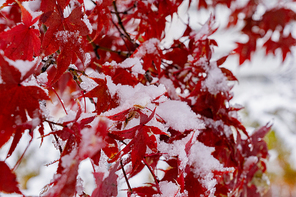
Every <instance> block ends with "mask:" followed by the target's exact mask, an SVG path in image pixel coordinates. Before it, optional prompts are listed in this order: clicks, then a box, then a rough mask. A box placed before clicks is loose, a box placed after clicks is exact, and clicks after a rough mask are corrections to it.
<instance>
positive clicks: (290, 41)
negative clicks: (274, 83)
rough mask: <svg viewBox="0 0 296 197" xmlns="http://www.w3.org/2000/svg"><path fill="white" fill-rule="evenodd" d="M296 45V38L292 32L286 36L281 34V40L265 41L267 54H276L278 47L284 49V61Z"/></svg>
mask: <svg viewBox="0 0 296 197" xmlns="http://www.w3.org/2000/svg"><path fill="white" fill-rule="evenodd" d="M295 45H296V40H295V38H293V36H292V35H291V33H290V34H289V35H288V36H286V37H284V36H283V34H281V35H280V38H279V41H277V42H275V41H273V40H271V38H270V39H268V40H267V41H266V42H265V43H264V45H263V46H264V47H266V54H268V53H270V52H271V53H273V54H274V55H275V51H276V49H280V50H281V51H282V57H283V61H284V60H285V59H286V57H287V54H288V53H291V47H292V46H295Z"/></svg>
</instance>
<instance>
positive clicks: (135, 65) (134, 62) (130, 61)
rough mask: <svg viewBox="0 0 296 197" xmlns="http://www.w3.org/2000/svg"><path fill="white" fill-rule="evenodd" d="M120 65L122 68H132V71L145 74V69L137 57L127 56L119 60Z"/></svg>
mask: <svg viewBox="0 0 296 197" xmlns="http://www.w3.org/2000/svg"><path fill="white" fill-rule="evenodd" d="M119 65H120V67H122V68H130V67H131V68H132V72H134V73H140V74H145V71H144V70H143V66H142V64H141V62H140V59H139V58H137V57H133V58H127V59H125V60H124V61H123V62H121V63H120V64H119Z"/></svg>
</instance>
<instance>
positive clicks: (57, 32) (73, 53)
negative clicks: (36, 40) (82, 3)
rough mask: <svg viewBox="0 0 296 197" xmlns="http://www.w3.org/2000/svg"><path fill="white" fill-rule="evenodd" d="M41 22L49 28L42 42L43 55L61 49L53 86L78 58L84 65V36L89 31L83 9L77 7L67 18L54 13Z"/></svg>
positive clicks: (43, 17)
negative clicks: (83, 18)
mask: <svg viewBox="0 0 296 197" xmlns="http://www.w3.org/2000/svg"><path fill="white" fill-rule="evenodd" d="M41 21H42V22H44V24H45V25H46V26H48V29H47V31H46V33H45V36H44V38H43V41H42V53H43V55H45V56H47V55H50V54H52V53H54V52H56V51H57V50H59V49H60V54H59V56H58V58H57V72H56V75H55V77H54V78H53V80H52V81H51V84H53V83H55V82H56V81H57V80H58V79H59V78H60V77H61V76H62V75H63V73H64V72H65V71H66V70H67V68H68V67H69V65H70V63H75V62H76V60H77V57H78V58H79V59H80V60H81V62H82V63H83V64H84V62H85V51H84V46H85V40H84V39H83V38H82V36H86V35H87V34H88V33H89V30H88V28H87V26H86V24H85V23H84V22H83V21H82V11H81V7H76V8H75V9H74V10H73V11H72V12H71V14H70V15H69V17H67V18H64V16H63V14H62V13H60V12H56V11H54V12H53V13H51V15H50V16H49V17H45V16H42V18H41Z"/></svg>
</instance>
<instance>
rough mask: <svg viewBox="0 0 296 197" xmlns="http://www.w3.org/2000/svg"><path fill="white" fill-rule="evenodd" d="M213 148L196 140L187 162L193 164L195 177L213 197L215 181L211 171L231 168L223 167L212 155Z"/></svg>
mask: <svg viewBox="0 0 296 197" xmlns="http://www.w3.org/2000/svg"><path fill="white" fill-rule="evenodd" d="M214 150H215V148H213V147H208V146H205V145H204V144H203V143H201V142H198V141H196V142H195V143H194V144H193V145H192V147H191V149H190V154H189V156H188V158H189V164H191V165H192V166H193V168H191V169H192V170H193V172H194V173H195V176H196V178H200V180H201V182H202V184H203V185H204V187H206V188H207V189H208V191H209V192H210V194H209V196H211V197H214V193H215V190H216V189H215V185H216V184H217V181H216V180H215V179H214V174H213V173H212V172H213V171H216V170H217V171H225V170H232V168H224V167H223V165H222V164H221V163H220V162H219V161H218V160H217V159H215V158H214V157H213V156H212V154H211V153H212V152H213V151H214Z"/></svg>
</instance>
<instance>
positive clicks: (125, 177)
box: [120, 159, 133, 193]
mask: <svg viewBox="0 0 296 197" xmlns="http://www.w3.org/2000/svg"><path fill="white" fill-rule="evenodd" d="M120 166H121V170H122V172H123V175H124V179H125V182H126V184H127V187H128V190H129V192H131V193H132V192H133V189H132V187H131V185H130V183H129V181H128V178H127V176H126V173H125V170H124V166H123V164H122V160H121V159H120Z"/></svg>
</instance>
